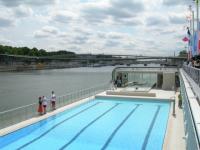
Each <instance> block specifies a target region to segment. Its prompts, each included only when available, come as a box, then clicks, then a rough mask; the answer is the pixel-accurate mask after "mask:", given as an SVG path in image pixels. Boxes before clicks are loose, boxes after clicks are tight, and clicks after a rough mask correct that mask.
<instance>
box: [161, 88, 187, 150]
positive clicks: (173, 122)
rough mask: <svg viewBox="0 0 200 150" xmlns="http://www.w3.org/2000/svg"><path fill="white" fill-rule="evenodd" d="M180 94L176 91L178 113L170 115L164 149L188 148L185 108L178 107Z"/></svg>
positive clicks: (177, 149)
mask: <svg viewBox="0 0 200 150" xmlns="http://www.w3.org/2000/svg"><path fill="white" fill-rule="evenodd" d="M178 95H179V92H177V93H176V115H175V116H172V115H170V117H169V120H168V126H167V131H166V135H165V141H164V144H163V150H173V149H176V150H186V141H185V134H184V121H183V110H182V109H180V108H179V107H178ZM171 111H172V110H171Z"/></svg>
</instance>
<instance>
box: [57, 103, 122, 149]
mask: <svg viewBox="0 0 200 150" xmlns="http://www.w3.org/2000/svg"><path fill="white" fill-rule="evenodd" d="M118 105H120V103H116V104H115V105H114V106H112V107H111V108H110V109H108V110H107V111H105V112H104V113H103V114H101V115H100V116H98V117H97V118H95V119H94V120H93V121H91V122H90V123H88V124H87V125H86V126H85V127H83V128H82V129H81V130H80V131H79V132H78V133H77V134H76V135H75V136H74V137H73V138H72V139H71V140H70V141H69V142H68V143H66V144H65V145H63V146H62V147H61V148H60V149H59V150H63V149H65V148H66V147H67V146H69V145H70V144H71V143H72V142H74V140H76V139H77V138H78V136H79V135H80V134H81V133H83V132H84V131H85V130H86V129H87V128H88V127H89V126H91V125H92V124H94V123H95V122H96V121H97V120H99V119H100V118H102V117H103V116H105V115H106V114H107V113H108V112H110V111H111V110H113V109H114V108H116V107H117V106H118Z"/></svg>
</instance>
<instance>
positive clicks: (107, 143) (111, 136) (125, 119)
mask: <svg viewBox="0 0 200 150" xmlns="http://www.w3.org/2000/svg"><path fill="white" fill-rule="evenodd" d="M140 105H142V104H137V106H136V107H134V108H133V110H132V111H131V112H130V113H129V114H128V115H127V116H126V117H125V118H124V119H123V120H122V122H121V123H120V124H119V125H118V126H117V128H115V130H114V131H113V132H112V134H111V135H110V137H109V138H108V140H107V141H106V143H105V144H104V145H103V147H102V148H101V150H105V149H106V148H107V146H108V145H109V144H110V142H111V141H112V139H113V137H114V136H115V134H116V133H117V131H118V130H119V129H120V128H121V127H122V126H123V125H124V123H125V122H126V121H127V120H128V119H129V117H130V116H131V115H132V114H133V113H134V112H135V111H136V110H137V109H138V108H139V106H140Z"/></svg>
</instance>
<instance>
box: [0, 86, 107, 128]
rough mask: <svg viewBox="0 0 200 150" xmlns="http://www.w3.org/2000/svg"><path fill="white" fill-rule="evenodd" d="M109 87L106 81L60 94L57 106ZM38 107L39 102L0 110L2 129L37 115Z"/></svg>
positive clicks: (48, 109)
mask: <svg viewBox="0 0 200 150" xmlns="http://www.w3.org/2000/svg"><path fill="white" fill-rule="evenodd" d="M109 88H110V83H104V84H100V85H97V86H94V87H91V88H87V89H81V90H78V91H76V92H72V93H68V94H66V95H62V96H58V97H57V100H56V107H57V108H60V107H63V106H65V105H68V104H71V103H73V102H76V101H79V100H81V99H84V98H87V97H90V96H93V95H95V94H97V93H99V92H102V91H105V90H108V89H109ZM48 102H49V101H48ZM37 107H38V103H33V104H29V105H25V106H21V107H17V108H13V109H10V110H6V111H3V112H0V122H1V123H0V129H2V128H5V127H8V126H11V125H13V124H16V123H19V122H21V121H24V120H27V119H30V118H32V117H35V116H37V115H38V113H37ZM47 111H51V108H50V107H47Z"/></svg>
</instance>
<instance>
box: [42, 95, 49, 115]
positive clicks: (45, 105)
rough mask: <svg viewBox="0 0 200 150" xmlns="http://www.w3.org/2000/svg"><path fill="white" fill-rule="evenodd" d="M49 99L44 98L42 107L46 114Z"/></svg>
mask: <svg viewBox="0 0 200 150" xmlns="http://www.w3.org/2000/svg"><path fill="white" fill-rule="evenodd" d="M47 103H48V102H47V98H46V97H45V96H42V106H43V108H44V114H46V112H47Z"/></svg>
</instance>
